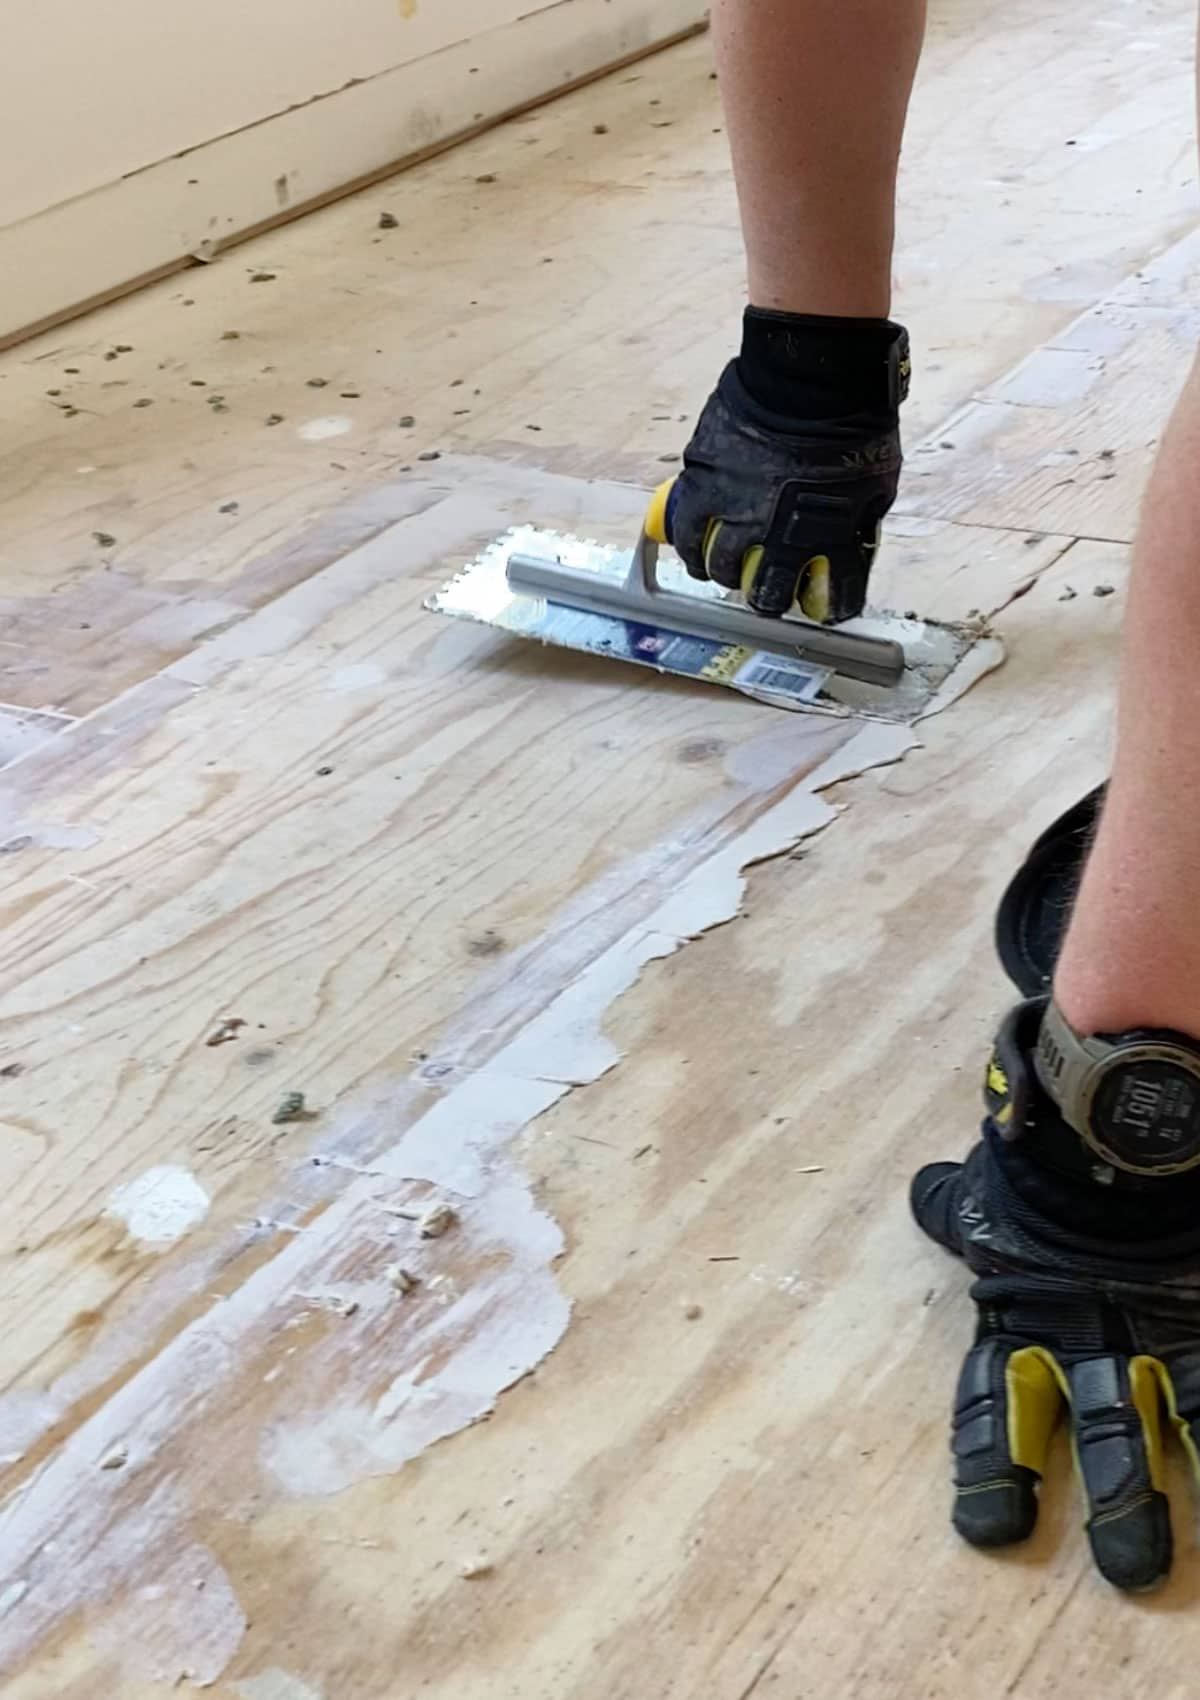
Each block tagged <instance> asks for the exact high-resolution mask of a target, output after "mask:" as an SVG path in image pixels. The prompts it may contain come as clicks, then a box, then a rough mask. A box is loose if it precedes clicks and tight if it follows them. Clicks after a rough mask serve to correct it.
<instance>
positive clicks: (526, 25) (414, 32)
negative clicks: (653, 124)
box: [0, 0, 704, 336]
mask: <svg viewBox="0 0 1200 1700" xmlns="http://www.w3.org/2000/svg"><path fill="white" fill-rule="evenodd" d="M703 11H704V7H703V3H702V0H206V3H205V5H204V6H194V5H187V4H185V3H184V0H9V4H8V12H9V16H8V17H6V20H5V43H4V48H5V50H4V53H3V55H0V157H2V158H3V159H4V161H5V169H4V171H3V172H2V173H0V336H5V335H11V334H12V333H13V332H14V331H15V330H17V329H18V328H20V327H23V326H26V325H28V324H30V323H32V322H34V321H37V320H43V319H46V318H49V317H52V316H55V315H58V314H61V313H62V312H64V311H66V310H69V309H70V308H71V307H72V306H73V305H76V304H78V303H81V302H83V301H86V300H87V299H89V298H92V297H95V296H96V295H98V294H101V293H103V292H106V291H110V290H112V289H115V288H119V287H120V286H121V285H122V284H123V283H125V282H127V281H129V280H132V279H135V278H137V277H140V276H144V275H146V274H147V273H148V272H151V271H154V270H156V269H160V268H161V267H163V266H165V265H169V264H170V263H171V262H172V261H173V260H176V259H178V258H179V257H180V256H182V255H186V254H189V253H192V252H196V251H202V252H211V251H212V250H213V249H214V248H216V247H219V246H221V245H222V244H223V243H225V242H227V241H229V240H230V239H231V238H233V237H235V236H236V235H237V234H238V233H239V232H240V231H242V230H245V229H248V228H250V227H252V226H253V225H255V224H258V223H261V222H263V221H264V220H267V219H270V218H273V217H277V216H278V215H279V214H280V212H281V211H286V210H287V209H288V208H289V207H292V206H295V205H297V204H302V203H304V202H306V201H309V200H312V199H315V198H316V197H318V196H322V195H327V194H329V193H330V192H332V191H335V190H336V189H337V188H339V187H340V186H342V185H343V184H345V183H348V182H351V181H353V180H354V179H355V178H357V177H359V176H362V175H365V174H366V173H368V172H371V171H376V170H380V169H382V168H383V167H385V166H387V165H389V164H391V163H393V162H395V161H397V160H400V159H403V158H404V157H405V156H406V155H408V154H411V153H415V152H418V151H419V150H420V149H422V148H424V147H428V146H430V145H431V144H433V143H435V142H438V141H440V140H442V139H443V138H445V137H447V136H450V135H453V134H455V133H456V132H457V131H459V130H462V129H465V128H468V127H469V126H471V125H472V124H475V123H479V122H480V121H482V120H485V119H488V118H492V117H495V116H498V115H499V114H500V113H502V112H504V111H506V110H508V109H510V108H511V107H513V106H516V105H520V104H522V103H524V102H527V101H529V100H533V99H536V98H537V97H538V96H539V95H541V94H544V93H547V92H549V91H550V90H553V89H554V88H556V87H558V86H561V84H562V83H564V82H568V81H571V80H572V79H573V78H575V77H579V76H584V75H587V74H589V73H591V72H593V71H596V70H598V69H600V68H601V67H603V66H604V65H605V64H609V63H612V62H613V61H615V60H617V59H619V58H622V57H624V56H625V55H626V54H629V53H633V52H637V51H639V50H641V49H643V48H646V47H649V46H651V45H652V44H653V43H654V42H656V41H661V40H665V39H667V38H669V37H670V36H671V35H674V34H676V33H678V32H679V31H681V30H683V29H686V28H688V27H689V26H690V25H692V24H694V23H697V22H699V21H700V19H701V18H702V16H703ZM14 13H15V14H16V15H15V16H14V15H13V14H14ZM181 156H182V157H181Z"/></svg>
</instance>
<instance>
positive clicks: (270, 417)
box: [263, 413, 283, 425]
mask: <svg viewBox="0 0 1200 1700" xmlns="http://www.w3.org/2000/svg"><path fill="white" fill-rule="evenodd" d="M263 424H264V425H282V424H283V414H282V413H268V414H267V417H266V418H265V419H264V420H263Z"/></svg>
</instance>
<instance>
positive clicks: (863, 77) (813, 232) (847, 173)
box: [713, 0, 925, 318]
mask: <svg viewBox="0 0 1200 1700" xmlns="http://www.w3.org/2000/svg"><path fill="white" fill-rule="evenodd" d="M924 27H925V0H715V4H714V6H713V31H714V35H715V38H716V46H717V62H718V65H719V67H720V75H721V92H722V97H723V100H724V105H725V113H726V119H727V122H728V128H729V136H730V143H731V146H732V150H733V163H734V172H735V175H736V178H737V185H738V199H739V202H740V206H741V213H742V228H743V231H744V233H745V239H746V254H747V263H748V269H749V282H750V300H751V302H752V303H753V304H754V305H755V306H756V307H772V308H778V309H781V310H783V311H785V312H792V313H829V314H838V315H843V316H846V317H853V318H885V317H886V316H887V315H888V313H889V311H890V307H891V265H892V241H893V233H894V227H895V192H896V165H897V160H898V158H899V153H900V140H901V136H902V134H903V130H904V119H905V115H906V113H907V110H908V99H909V94H910V92H911V89H912V81H913V76H914V74H915V72H916V66H917V59H918V56H919V54H920V49H921V39H922V35H923V33H924Z"/></svg>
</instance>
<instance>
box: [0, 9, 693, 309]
mask: <svg viewBox="0 0 1200 1700" xmlns="http://www.w3.org/2000/svg"><path fill="white" fill-rule="evenodd" d="M706 9H707V8H706V4H705V0H558V3H557V4H554V5H550V6H548V7H546V8H545V9H544V10H540V11H531V12H529V13H528V14H527V15H526V16H524V17H521V18H518V19H517V20H516V21H515V22H513V23H509V24H506V25H504V26H503V27H502V28H499V29H496V30H492V31H489V32H488V33H487V34H486V35H483V36H477V37H474V38H473V39H472V40H470V41H467V42H460V43H457V44H456V45H454V46H453V47H448V48H445V49H443V50H442V51H441V52H439V53H434V54H430V55H428V56H427V57H425V58H422V59H418V60H414V61H413V62H412V63H410V64H406V65H400V66H397V67H396V68H395V69H393V70H390V71H385V72H381V73H380V75H379V76H376V77H372V78H369V79H368V80H367V81H365V82H361V83H355V84H352V85H351V86H349V87H346V88H343V89H339V90H338V91H337V92H336V93H334V94H330V95H326V96H324V97H322V98H321V99H318V100H313V101H311V102H309V103H307V104H306V105H304V106H300V107H294V108H292V109H291V110H289V111H287V112H280V113H278V114H276V115H274V116H273V117H270V118H266V119H263V120H262V121H261V122H260V123H258V124H254V125H251V126H250V127H249V128H247V129H244V130H238V131H236V132H235V133H234V134H232V135H227V136H221V137H218V138H217V139H216V140H215V141H212V142H207V143H205V144H204V145H203V146H201V147H198V148H193V149H191V150H190V151H189V152H187V153H183V154H179V155H177V156H175V157H174V158H171V159H164V160H161V161H160V162H159V163H158V164H156V165H151V166H147V167H145V168H144V169H143V170H141V171H137V172H134V173H132V174H131V175H130V176H127V177H123V178H121V179H120V180H119V181H117V182H114V183H108V184H105V185H104V186H103V187H101V188H99V189H94V190H91V191H89V192H88V193H87V194H84V195H80V196H78V197H77V198H75V199H73V200H69V201H64V202H62V203H61V204H60V205H58V206H54V207H49V208H47V209H46V210H45V211H43V212H39V213H36V214H34V215H33V216H31V217H29V218H25V219H21V220H19V221H18V222H16V223H14V224H10V225H7V226H6V227H4V228H3V229H0V279H3V283H2V285H0V342H2V341H11V340H13V339H14V338H15V337H16V336H17V335H19V334H20V333H22V332H24V331H26V330H29V329H33V328H38V327H41V326H44V325H46V324H48V323H51V322H53V321H54V320H56V319H60V318H63V317H66V316H68V315H69V314H70V313H71V312H73V311H76V310H79V309H80V308H82V307H84V306H86V305H90V304H92V303H94V302H96V301H98V300H101V299H104V298H105V297H108V296H112V295H114V294H117V293H119V292H120V291H121V290H122V289H123V288H124V287H126V286H129V285H131V284H133V283H135V282H138V281H141V280H144V279H147V278H149V277H153V276H154V275H156V274H158V275H161V274H162V273H163V272H164V271H167V270H169V269H170V268H171V267H172V266H174V265H178V264H179V263H180V261H182V260H184V259H186V257H187V256H188V255H192V254H197V253H200V254H203V255H205V256H206V257H207V256H211V255H212V254H213V253H216V252H219V251H220V249H221V248H222V247H225V246H227V245H228V244H229V243H231V242H234V241H236V240H237V239H238V238H240V237H242V236H244V235H245V234H246V233H247V232H248V231H252V230H255V229H257V228H259V227H261V226H263V225H267V224H270V223H273V222H277V221H278V220H280V219H281V218H283V217H286V216H288V215H289V214H290V213H293V212H294V211H295V210H297V209H299V208H302V207H304V206H307V205H310V204H313V203H316V202H319V201H321V200H326V199H329V198H330V197H331V196H333V195H335V194H337V193H338V191H340V190H342V189H344V188H346V187H347V186H348V185H352V184H354V183H356V182H358V181H359V180H360V179H364V178H369V177H370V176H372V175H374V174H381V173H383V172H385V171H386V170H387V169H388V168H389V167H393V166H399V165H401V164H402V163H404V162H405V161H406V160H408V159H410V158H412V157H414V156H418V155H421V154H423V153H426V152H428V151H429V150H431V149H435V148H436V147H437V146H438V145H439V144H441V143H444V142H446V141H448V140H450V139H452V138H453V137H455V136H457V135H460V134H462V133H464V132H469V131H471V130H473V129H476V128H478V127H480V126H482V125H484V124H487V123H489V122H491V121H493V120H495V119H497V118H499V117H501V116H503V115H504V114H505V113H508V112H512V111H514V110H517V109H519V108H521V107H523V106H527V105H530V104H532V103H533V102H535V101H537V100H539V99H541V98H543V97H545V96H547V95H549V94H553V93H554V92H556V91H557V90H559V89H562V88H564V87H565V86H567V85H569V84H571V83H574V82H578V81H581V80H585V79H587V78H588V77H591V76H594V75H595V74H597V73H598V72H600V71H602V70H604V69H605V68H607V67H608V66H610V65H614V64H617V63H620V62H621V61H622V60H626V59H629V58H631V57H635V56H637V55H638V54H639V53H642V52H647V51H649V50H650V49H652V48H653V47H655V46H656V45H658V44H660V43H662V42H665V41H669V40H671V39H672V38H673V37H676V36H679V35H682V34H686V33H687V32H688V31H689V30H690V29H694V28H696V27H697V26H699V25H700V24H701V23H702V22H703V20H704V17H705V15H706ZM472 67H475V68H476V69H475V70H472Z"/></svg>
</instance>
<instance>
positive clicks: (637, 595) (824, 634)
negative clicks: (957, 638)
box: [507, 530, 904, 685]
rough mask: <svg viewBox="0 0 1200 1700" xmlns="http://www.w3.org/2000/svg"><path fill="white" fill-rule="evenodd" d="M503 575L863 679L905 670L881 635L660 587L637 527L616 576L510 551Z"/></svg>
mask: <svg viewBox="0 0 1200 1700" xmlns="http://www.w3.org/2000/svg"><path fill="white" fill-rule="evenodd" d="M507 577H508V584H509V588H510V589H511V590H515V591H519V592H520V593H521V594H523V595H526V596H542V597H545V599H546V601H547V602H557V603H560V604H563V605H565V606H566V607H568V608H580V609H583V610H584V611H585V612H586V613H591V614H608V615H614V614H615V615H616V616H617V617H618V618H620V619H625V620H637V621H640V622H641V623H643V624H645V625H648V626H665V627H666V629H667V630H668V631H673V632H681V633H683V634H685V635H686V636H688V637H701V638H711V639H713V640H715V641H716V642H718V643H732V644H740V645H742V646H743V647H745V648H746V649H758V650H765V651H767V653H768V654H771V655H783V656H787V657H788V658H789V659H790V660H800V661H808V662H813V663H815V664H816V665H818V666H821V667H832V668H833V670H834V671H835V672H837V673H841V674H844V675H845V676H846V677H847V678H851V679H862V680H863V681H864V682H865V683H867V684H870V685H894V684H896V683H897V682H898V681H899V679H900V676H901V674H902V673H903V672H904V650H903V649H902V648H901V646H900V645H899V644H898V643H894V642H892V641H891V640H890V639H888V638H872V637H859V636H858V635H857V634H855V633H853V632H847V631H837V630H833V629H831V628H830V627H828V626H818V625H817V624H816V623H815V622H813V621H809V620H796V619H788V618H784V619H780V620H774V619H770V618H768V617H767V616H766V615H765V614H756V613H755V612H754V610H753V609H752V608H747V607H746V606H745V605H744V604H742V603H737V602H733V601H732V600H728V599H725V598H721V599H717V598H710V597H707V596H687V595H683V594H681V593H680V592H679V591H676V590H664V589H663V588H662V587H661V585H660V584H659V582H658V544H657V543H656V542H655V541H654V539H653V538H652V537H649V536H648V535H647V534H646V532H645V531H644V530H643V532H642V534H641V536H640V537H639V538H638V542H637V547H636V548H635V549H634V551H633V556H632V559H631V560H630V563H629V571H628V573H627V574H626V576H625V579H624V581H623V582H618V581H617V580H615V579H606V578H604V577H602V576H601V575H600V574H599V573H595V572H588V571H586V570H584V569H582V568H579V567H568V566H564V565H563V563H562V562H561V561H547V560H544V559H543V558H541V557H540V556H537V555H510V556H509V558H508V568H507Z"/></svg>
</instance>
